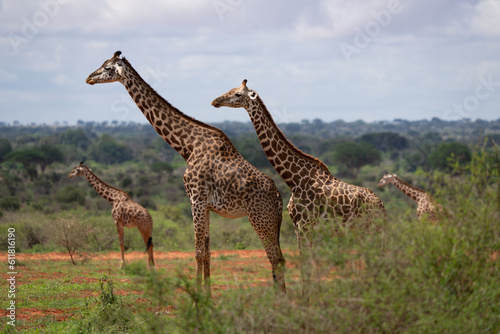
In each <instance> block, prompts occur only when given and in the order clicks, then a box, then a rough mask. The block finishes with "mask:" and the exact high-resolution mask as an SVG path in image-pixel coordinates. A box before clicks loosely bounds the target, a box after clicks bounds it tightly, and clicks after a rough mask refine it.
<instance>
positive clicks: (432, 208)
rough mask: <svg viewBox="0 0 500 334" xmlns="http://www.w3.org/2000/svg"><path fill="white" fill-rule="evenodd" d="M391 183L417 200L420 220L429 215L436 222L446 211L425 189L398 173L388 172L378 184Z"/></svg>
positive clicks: (380, 185)
mask: <svg viewBox="0 0 500 334" xmlns="http://www.w3.org/2000/svg"><path fill="white" fill-rule="evenodd" d="M389 183H392V184H393V185H394V186H395V187H396V188H398V189H399V190H401V191H402V192H403V193H404V194H405V195H407V196H408V197H410V198H411V199H412V200H414V201H415V202H417V216H418V219H419V220H422V219H423V218H424V216H426V215H427V217H428V218H429V219H430V220H431V221H433V222H435V221H437V220H438V219H439V216H440V215H441V214H444V213H445V212H444V208H443V207H442V206H441V205H440V204H438V203H436V202H435V201H434V199H433V198H432V196H431V195H429V194H428V193H426V192H425V191H424V190H422V189H420V188H417V187H415V186H412V185H411V184H409V183H406V182H405V181H403V180H401V179H400V178H399V177H397V176H396V174H391V173H389V172H386V173H385V175H384V176H383V177H382V178H381V179H380V182H379V183H378V186H379V187H380V188H382V187H383V186H385V185H386V184H389Z"/></svg>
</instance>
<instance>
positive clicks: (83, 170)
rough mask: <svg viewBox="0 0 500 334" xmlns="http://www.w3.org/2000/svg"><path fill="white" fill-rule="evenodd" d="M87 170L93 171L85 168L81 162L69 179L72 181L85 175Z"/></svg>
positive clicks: (69, 175)
mask: <svg viewBox="0 0 500 334" xmlns="http://www.w3.org/2000/svg"><path fill="white" fill-rule="evenodd" d="M87 170H89V171H92V170H91V169H90V168H88V167H87V166H85V165H84V164H83V161H82V162H80V164H79V165H77V166H76V167H75V168H73V170H72V171H71V172H70V173H69V174H68V177H69V178H70V179H71V178H73V177H75V176H80V175H85V173H86V171H87Z"/></svg>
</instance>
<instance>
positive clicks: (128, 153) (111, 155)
mask: <svg viewBox="0 0 500 334" xmlns="http://www.w3.org/2000/svg"><path fill="white" fill-rule="evenodd" d="M90 157H91V158H92V159H94V160H95V161H98V162H103V163H105V164H108V165H109V164H114V163H122V162H124V161H128V160H132V159H133V158H134V155H133V152H132V149H131V148H129V147H128V146H126V145H125V144H122V143H119V142H117V141H116V140H115V139H113V137H111V136H110V135H108V134H105V135H102V136H101V137H99V140H98V144H97V145H96V146H95V148H94V150H93V151H92V152H91V154H90Z"/></svg>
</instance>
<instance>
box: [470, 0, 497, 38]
mask: <svg viewBox="0 0 500 334" xmlns="http://www.w3.org/2000/svg"><path fill="white" fill-rule="evenodd" d="M465 22H466V24H467V25H468V27H469V29H470V30H472V31H473V32H475V33H477V34H479V35H482V36H487V37H492V36H500V1H498V0H482V1H480V2H479V3H478V4H477V5H476V6H475V7H474V8H473V9H472V15H471V16H470V17H468V18H466V19H465Z"/></svg>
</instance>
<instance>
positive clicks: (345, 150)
mask: <svg viewBox="0 0 500 334" xmlns="http://www.w3.org/2000/svg"><path fill="white" fill-rule="evenodd" d="M332 160H333V162H334V163H335V164H339V165H344V166H345V167H347V169H348V170H349V172H350V174H351V176H352V178H353V179H356V177H357V176H358V172H359V169H360V168H361V167H363V166H364V165H368V164H372V165H377V164H379V163H380V160H381V154H380V151H379V150H377V149H376V148H375V146H373V145H372V144H369V143H365V142H361V143H354V142H344V143H341V144H338V145H337V146H336V147H335V149H334V152H333V159H332Z"/></svg>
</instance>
